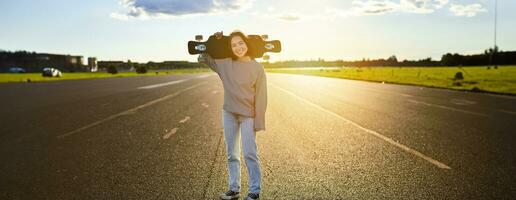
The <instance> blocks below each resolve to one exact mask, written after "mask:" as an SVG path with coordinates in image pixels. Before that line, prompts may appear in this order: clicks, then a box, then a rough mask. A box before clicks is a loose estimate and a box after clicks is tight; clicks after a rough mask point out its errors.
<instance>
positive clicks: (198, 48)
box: [195, 44, 206, 51]
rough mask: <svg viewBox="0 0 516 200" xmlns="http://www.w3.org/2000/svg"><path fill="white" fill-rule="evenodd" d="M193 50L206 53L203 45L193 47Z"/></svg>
mask: <svg viewBox="0 0 516 200" xmlns="http://www.w3.org/2000/svg"><path fill="white" fill-rule="evenodd" d="M195 50H197V51H206V45H204V44H200V45H197V46H195Z"/></svg>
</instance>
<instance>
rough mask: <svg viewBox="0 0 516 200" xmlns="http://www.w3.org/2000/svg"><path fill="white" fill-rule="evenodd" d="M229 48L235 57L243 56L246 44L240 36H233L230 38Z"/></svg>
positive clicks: (245, 51)
mask: <svg viewBox="0 0 516 200" xmlns="http://www.w3.org/2000/svg"><path fill="white" fill-rule="evenodd" d="M231 50H233V54H235V55H236V56H237V57H239V58H241V57H244V56H245V54H246V53H247V45H246V44H245V42H244V40H243V39H242V38H241V37H240V36H234V37H232V38H231Z"/></svg>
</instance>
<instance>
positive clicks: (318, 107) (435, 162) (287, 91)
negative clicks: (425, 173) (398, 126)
mask: <svg viewBox="0 0 516 200" xmlns="http://www.w3.org/2000/svg"><path fill="white" fill-rule="evenodd" d="M271 85H272V86H274V87H276V88H278V89H279V90H282V91H283V92H285V93H287V94H290V95H292V96H294V97H296V98H298V99H299V100H301V101H303V102H305V103H307V104H309V105H311V106H313V107H315V108H317V109H319V110H321V111H323V112H325V113H328V114H330V115H333V116H335V117H337V118H339V119H341V120H343V121H345V122H347V123H349V124H351V125H353V126H355V127H357V128H359V129H361V130H363V131H365V132H366V133H369V134H371V135H373V136H376V137H377V138H380V139H382V140H384V141H386V142H388V143H389V144H392V145H394V146H396V147H398V148H400V149H402V150H404V151H406V152H408V153H410V154H412V155H415V156H417V157H419V158H422V159H424V160H426V161H428V162H430V163H431V164H433V165H435V166H437V167H439V168H441V169H451V167H449V166H448V165H446V164H444V163H442V162H439V161H437V160H435V159H433V158H431V157H429V156H427V155H425V154H423V153H420V152H418V151H416V150H414V149H412V148H410V147H407V146H405V145H403V144H400V143H398V142H396V141H394V140H393V139H391V138H389V137H386V136H384V135H382V134H380V133H378V132H376V131H374V130H371V129H367V128H365V127H363V126H361V125H360V124H357V123H356V122H354V121H352V120H349V119H346V118H344V117H342V116H340V115H339V114H337V113H334V112H332V111H330V110H327V109H325V108H323V107H321V106H319V105H317V104H315V103H312V102H311V101H309V100H306V99H304V98H303V97H300V96H298V95H296V94H294V93H293V92H290V91H289V90H286V89H283V88H281V87H279V86H276V85H273V84H271Z"/></svg>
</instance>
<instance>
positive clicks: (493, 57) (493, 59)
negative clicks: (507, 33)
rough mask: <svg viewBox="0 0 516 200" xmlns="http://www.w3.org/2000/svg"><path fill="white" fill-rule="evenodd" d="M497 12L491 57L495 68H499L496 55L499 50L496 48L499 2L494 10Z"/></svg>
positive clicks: (496, 0) (496, 2)
mask: <svg viewBox="0 0 516 200" xmlns="http://www.w3.org/2000/svg"><path fill="white" fill-rule="evenodd" d="M494 10H495V12H494V15H495V16H494V47H493V53H492V55H491V57H492V58H491V62H492V63H491V64H492V65H494V66H495V67H498V66H497V64H496V53H497V51H498V48H497V46H496V28H497V27H496V26H497V22H498V0H495V8H494Z"/></svg>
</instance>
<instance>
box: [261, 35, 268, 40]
mask: <svg viewBox="0 0 516 200" xmlns="http://www.w3.org/2000/svg"><path fill="white" fill-rule="evenodd" d="M261 37H262V39H263V40H268V39H269V35H262V36H261Z"/></svg>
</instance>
